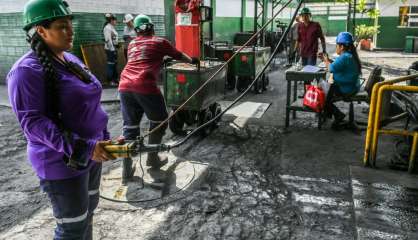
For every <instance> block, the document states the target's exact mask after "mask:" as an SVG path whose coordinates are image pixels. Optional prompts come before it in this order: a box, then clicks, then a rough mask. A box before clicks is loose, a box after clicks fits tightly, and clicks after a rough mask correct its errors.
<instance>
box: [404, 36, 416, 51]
mask: <svg viewBox="0 0 418 240" xmlns="http://www.w3.org/2000/svg"><path fill="white" fill-rule="evenodd" d="M414 39H415V37H414V36H406V37H405V52H407V53H412V52H414Z"/></svg>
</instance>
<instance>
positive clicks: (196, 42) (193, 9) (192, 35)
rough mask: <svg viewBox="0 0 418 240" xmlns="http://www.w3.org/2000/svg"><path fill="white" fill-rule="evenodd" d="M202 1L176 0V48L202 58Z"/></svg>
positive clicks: (191, 55)
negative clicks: (200, 7)
mask: <svg viewBox="0 0 418 240" xmlns="http://www.w3.org/2000/svg"><path fill="white" fill-rule="evenodd" d="M200 1H201V0H176V1H175V3H174V5H175V11H176V48H177V49H178V50H180V51H182V52H185V53H186V54H187V55H189V56H190V57H197V58H200V10H199V6H200Z"/></svg>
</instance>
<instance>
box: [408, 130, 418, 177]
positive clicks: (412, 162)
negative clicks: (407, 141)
mask: <svg viewBox="0 0 418 240" xmlns="http://www.w3.org/2000/svg"><path fill="white" fill-rule="evenodd" d="M417 143H418V132H415V133H414V138H413V140H412V149H411V153H410V154H409V166H408V172H409V173H412V172H413V171H414V168H415V156H416V153H417Z"/></svg>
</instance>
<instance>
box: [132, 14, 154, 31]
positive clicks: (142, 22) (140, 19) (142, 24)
mask: <svg viewBox="0 0 418 240" xmlns="http://www.w3.org/2000/svg"><path fill="white" fill-rule="evenodd" d="M150 24H151V25H154V24H153V23H152V21H151V18H150V17H148V16H147V15H142V14H140V15H138V16H136V17H135V19H134V27H135V28H138V29H140V30H145V29H146V26H147V25H150Z"/></svg>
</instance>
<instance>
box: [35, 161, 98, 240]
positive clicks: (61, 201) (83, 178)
mask: <svg viewBox="0 0 418 240" xmlns="http://www.w3.org/2000/svg"><path fill="white" fill-rule="evenodd" d="M101 171H102V164H98V163H96V164H94V165H93V166H92V167H91V169H90V171H89V172H86V173H85V174H83V175H80V176H77V177H74V178H69V179H63V180H43V179H41V181H40V185H41V189H42V190H43V191H44V192H46V193H47V194H48V197H49V199H50V201H51V204H52V210H53V214H54V217H55V219H56V223H57V226H56V228H55V236H54V240H75V239H77V240H91V239H93V236H92V234H93V212H94V209H96V207H97V205H98V203H99V186H100V177H101Z"/></svg>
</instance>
